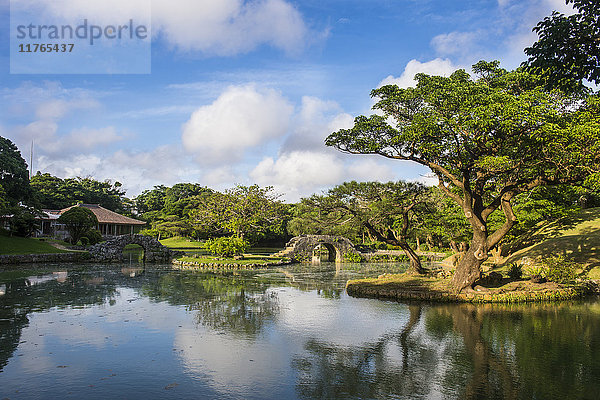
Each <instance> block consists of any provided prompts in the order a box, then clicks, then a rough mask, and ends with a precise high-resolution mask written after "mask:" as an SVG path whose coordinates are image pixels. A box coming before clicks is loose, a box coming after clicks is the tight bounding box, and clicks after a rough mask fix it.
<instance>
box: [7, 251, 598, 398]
mask: <svg viewBox="0 0 600 400" xmlns="http://www.w3.org/2000/svg"><path fill="white" fill-rule="evenodd" d="M390 266H391V265H390V264H371V265H368V264H367V265H359V266H357V265H351V264H342V265H341V266H340V265H339V264H338V266H337V268H336V265H335V264H328V263H323V264H321V265H320V266H301V265H295V266H293V267H291V268H286V269H273V270H267V271H261V272H260V273H253V274H252V273H251V274H247V275H235V276H218V275H209V274H200V273H190V272H183V271H174V270H171V269H170V268H169V267H168V266H146V267H143V266H140V265H138V264H135V263H133V262H132V263H129V264H128V265H119V266H114V265H113V266H102V265H96V266H90V265H86V266H79V267H68V268H67V267H64V266H55V267H52V268H48V267H47V268H40V269H32V270H23V269H13V270H5V271H4V272H0V398H2V399H4V398H8V399H53V398H57V399H58V398H60V399H69V398H73V399H78V398H86V399H107V398H126V399H149V398H166V399H169V398H172V399H198V398H211V399H212V398H214V399H325V398H330V399H335V398H340V399H352V398H354V399H383V398H400V399H431V398H433V399H456V398H464V399H508V398H511V399H533V398H537V399H577V398H581V399H592V398H598V393H600V302H599V301H598V299H596V298H594V299H591V300H587V301H581V302H568V303H554V304H538V305H520V306H516V305H513V306H500V305H495V306H491V305H487V306H472V305H447V304H440V305H436V304H427V303H396V302H386V301H379V300H374V299H358V298H352V297H349V296H348V295H346V294H345V292H344V284H345V282H346V280H347V279H349V278H353V277H357V276H362V275H377V274H378V273H381V272H382V270H383V269H385V270H387V269H388V268H389V267H390ZM391 267H393V268H392V269H396V270H400V269H402V268H403V267H402V266H398V265H395V266H391Z"/></svg>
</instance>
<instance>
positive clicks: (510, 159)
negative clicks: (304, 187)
mask: <svg viewBox="0 0 600 400" xmlns="http://www.w3.org/2000/svg"><path fill="white" fill-rule="evenodd" d="M498 65H499V63H498V62H483V61H482V62H479V63H477V64H476V65H475V66H474V67H473V70H474V72H475V73H476V74H477V75H478V77H477V78H476V79H472V78H471V77H470V76H469V74H467V73H466V72H465V71H464V70H458V71H456V72H455V73H453V74H452V75H451V76H450V77H441V76H430V75H426V74H417V75H416V80H417V84H416V87H414V88H408V89H401V88H399V87H397V86H396V85H387V86H383V87H381V88H378V89H375V90H373V91H372V92H371V95H372V96H373V97H375V98H377V99H378V101H377V103H376V104H375V105H374V109H377V110H380V112H381V113H382V114H383V115H372V116H370V117H365V116H359V117H357V118H356V119H355V124H354V126H353V127H352V128H350V129H342V130H339V131H337V132H334V133H332V134H331V135H330V136H329V137H328V138H327V139H326V144H327V145H328V146H333V147H335V148H337V149H339V150H341V151H343V152H346V153H351V154H377V155H381V156H383V157H387V158H391V159H397V160H406V161H412V162H416V163H419V164H422V165H424V166H427V167H429V168H430V169H431V170H432V172H433V173H434V174H435V175H436V176H437V178H438V181H439V188H440V189H441V190H442V191H443V192H444V193H445V194H446V195H447V196H448V197H450V198H452V199H453V200H454V201H455V202H456V203H457V204H458V205H460V206H461V208H462V210H463V213H464V216H465V218H466V219H467V221H468V222H469V224H470V226H471V229H472V231H473V236H472V240H471V247H470V249H469V251H468V252H467V254H466V255H465V256H463V257H462V258H461V261H460V263H459V265H458V266H457V270H456V273H455V274H454V277H453V284H454V286H455V288H456V289H457V290H462V289H463V288H465V287H468V286H470V285H472V284H473V283H474V282H475V281H476V280H477V279H479V278H480V276H481V271H480V268H479V267H480V265H481V263H482V262H483V261H484V260H486V259H487V258H488V251H489V250H490V249H492V248H494V247H495V246H496V245H497V244H498V243H499V241H500V240H501V239H502V238H503V237H504V236H505V235H506V233H507V232H508V231H509V230H510V229H511V228H512V227H513V226H514V225H515V224H516V223H517V218H516V216H515V214H514V211H513V209H512V205H511V201H512V199H513V198H514V197H515V196H516V195H518V194H519V193H523V192H527V191H530V190H532V189H534V188H535V187H538V186H543V185H557V184H572V183H582V182H584V181H585V182H587V183H592V182H597V181H599V180H600V172H599V171H600V117H599V113H598V111H599V108H600V101H599V99H598V98H597V97H589V98H588V99H586V101H585V102H583V103H577V102H575V101H574V100H573V99H572V98H570V97H568V96H566V95H564V94H562V93H561V92H559V91H556V90H554V91H548V90H545V89H544V86H543V83H544V82H543V80H542V79H540V78H539V77H537V76H536V75H533V74H531V73H528V72H526V71H523V70H516V71H506V70H503V69H501V68H499V67H498ZM497 209H500V210H501V211H502V213H503V214H504V218H505V221H504V223H503V224H502V225H501V226H500V227H499V228H498V229H496V230H494V231H491V230H490V229H489V227H488V224H487V220H488V218H489V216H490V215H491V214H492V213H493V212H494V211H495V210H497Z"/></svg>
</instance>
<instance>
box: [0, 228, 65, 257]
mask: <svg viewBox="0 0 600 400" xmlns="http://www.w3.org/2000/svg"><path fill="white" fill-rule="evenodd" d="M50 253H68V251H66V250H61V249H57V248H56V247H54V246H52V245H50V244H49V243H47V242H45V241H41V240H39V239H31V238H22V237H16V236H12V237H10V236H8V235H6V234H4V233H0V254H50Z"/></svg>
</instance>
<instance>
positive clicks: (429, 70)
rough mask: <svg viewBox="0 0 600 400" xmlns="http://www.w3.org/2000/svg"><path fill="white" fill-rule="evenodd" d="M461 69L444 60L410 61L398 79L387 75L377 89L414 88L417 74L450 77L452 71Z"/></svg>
mask: <svg viewBox="0 0 600 400" xmlns="http://www.w3.org/2000/svg"><path fill="white" fill-rule="evenodd" d="M459 68H461V67H460V66H458V65H455V64H454V63H453V62H452V61H450V60H449V59H447V58H445V59H442V58H436V59H434V60H431V61H427V62H423V63H422V62H420V61H417V60H410V61H409V62H408V64H406V67H405V68H404V72H402V75H400V76H399V77H394V76H393V75H389V76H388V77H386V78H385V79H383V80H382V81H381V82H379V85H377V87H381V86H384V85H398V87H401V88H407V87H411V86H414V85H415V84H416V81H415V79H414V78H415V75H416V74H418V73H425V74H429V75H441V76H450V75H451V74H452V73H453V72H454V71H456V70H457V69H459Z"/></svg>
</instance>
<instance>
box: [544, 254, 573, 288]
mask: <svg viewBox="0 0 600 400" xmlns="http://www.w3.org/2000/svg"><path fill="white" fill-rule="evenodd" d="M542 265H543V266H544V268H545V271H544V272H545V276H546V278H547V279H548V280H549V281H552V282H556V283H573V282H574V281H575V278H576V277H577V268H578V267H579V266H578V264H577V263H575V262H573V261H572V260H569V259H568V258H567V257H565V256H564V255H562V254H561V255H558V256H554V257H548V258H545V259H544V260H543V261H542Z"/></svg>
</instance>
